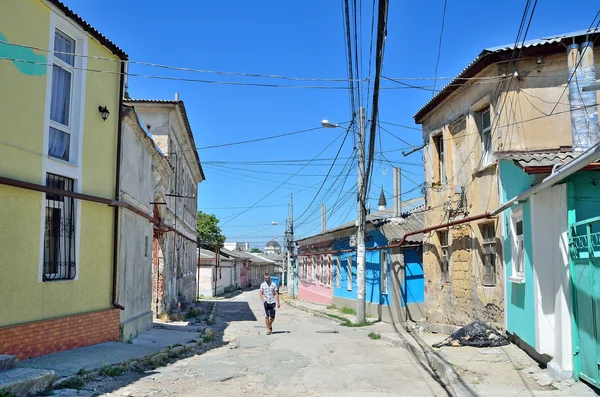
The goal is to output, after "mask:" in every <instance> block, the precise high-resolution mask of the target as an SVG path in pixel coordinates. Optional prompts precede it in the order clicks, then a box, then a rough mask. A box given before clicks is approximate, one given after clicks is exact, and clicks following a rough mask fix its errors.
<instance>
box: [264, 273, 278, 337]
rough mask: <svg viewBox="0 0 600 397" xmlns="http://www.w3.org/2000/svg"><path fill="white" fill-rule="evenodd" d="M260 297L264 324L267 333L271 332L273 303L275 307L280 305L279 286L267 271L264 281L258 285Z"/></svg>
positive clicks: (273, 312) (273, 317)
mask: <svg viewBox="0 0 600 397" xmlns="http://www.w3.org/2000/svg"><path fill="white" fill-rule="evenodd" d="M260 299H261V300H262V301H263V306H264V308H265V324H266V325H267V335H271V334H272V333H273V321H275V303H276V302H277V308H278V309H279V308H280V307H281V304H280V303H279V288H278V287H277V284H275V283H274V282H272V281H271V276H270V275H269V273H265V281H264V282H263V283H262V284H261V285H260Z"/></svg>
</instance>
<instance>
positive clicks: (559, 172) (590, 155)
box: [491, 142, 600, 215]
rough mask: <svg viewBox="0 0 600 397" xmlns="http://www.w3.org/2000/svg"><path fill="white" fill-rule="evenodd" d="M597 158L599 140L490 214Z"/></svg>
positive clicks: (557, 181)
mask: <svg viewBox="0 0 600 397" xmlns="http://www.w3.org/2000/svg"><path fill="white" fill-rule="evenodd" d="M599 158H600V142H596V143H595V144H594V145H593V146H592V147H590V148H589V149H587V150H586V151H585V152H583V153H581V154H580V155H579V157H577V158H575V159H573V160H571V161H570V162H568V163H567V164H565V165H563V166H561V167H558V168H557V167H554V168H553V170H552V171H553V172H552V173H551V174H550V175H549V176H547V177H546V178H544V179H543V180H542V182H540V183H539V184H537V185H535V186H533V187H531V188H529V189H527V190H526V191H524V192H523V193H521V194H519V195H517V196H515V197H513V198H512V199H510V200H508V201H507V202H505V203H504V204H502V205H501V206H500V207H498V208H496V209H495V210H493V211H492V212H491V214H492V215H498V214H499V213H501V212H503V211H504V210H507V209H508V208H510V207H512V206H513V205H516V204H518V203H519V202H522V201H524V200H527V198H529V197H530V196H533V195H534V194H536V193H537V192H539V191H541V190H543V189H545V188H547V187H550V186H552V185H554V184H556V183H559V182H561V181H562V180H564V179H565V178H566V177H568V176H569V175H572V174H574V173H575V172H577V171H579V170H581V169H582V168H584V167H586V166H587V165H589V164H590V163H593V162H596V161H598V159H599Z"/></svg>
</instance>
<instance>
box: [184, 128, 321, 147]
mask: <svg viewBox="0 0 600 397" xmlns="http://www.w3.org/2000/svg"><path fill="white" fill-rule="evenodd" d="M322 128H324V127H315V128H308V129H306V130H300V131H295V132H288V133H286V134H279V135H273V136H267V137H263V138H256V139H249V140H246V141H238V142H230V143H223V144H220V145H211V146H203V147H199V148H196V150H204V149H214V148H219V147H225V146H234V145H242V144H245V143H252V142H260V141H266V140H269V139H276V138H281V137H284V136H290V135H297V134H302V133H305V132H309V131H316V130H320V129H322Z"/></svg>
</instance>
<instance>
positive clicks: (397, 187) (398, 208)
mask: <svg viewBox="0 0 600 397" xmlns="http://www.w3.org/2000/svg"><path fill="white" fill-rule="evenodd" d="M401 183H402V179H401V178H400V167H396V168H394V218H398V217H399V216H400V215H402V199H401V194H402V193H401V192H400V191H401V190H402V185H401Z"/></svg>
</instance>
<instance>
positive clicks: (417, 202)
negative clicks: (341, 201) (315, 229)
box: [298, 196, 425, 242]
mask: <svg viewBox="0 0 600 397" xmlns="http://www.w3.org/2000/svg"><path fill="white" fill-rule="evenodd" d="M424 205H425V197H423V196H421V197H415V198H412V199H409V200H406V201H403V202H402V213H403V214H407V213H410V212H411V211H415V210H416V209H418V208H421V207H422V206H424ZM393 214H394V208H393V207H390V208H386V209H384V210H381V211H377V212H374V213H372V214H369V215H367V223H369V222H370V223H373V222H374V221H375V222H376V221H378V220H383V219H388V218H391V217H392V216H393ZM354 227H356V220H354V221H350V222H347V223H344V224H343V225H340V226H338V227H335V228H332V229H327V230H326V231H325V233H320V234H316V235H314V236H310V237H305V238H303V239H301V240H298V242H302V241H305V240H309V239H314V238H315V237H319V236H326V235H329V234H333V233H335V232H339V231H341V230H345V229H351V228H354ZM319 241H324V240H321V239H319Z"/></svg>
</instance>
